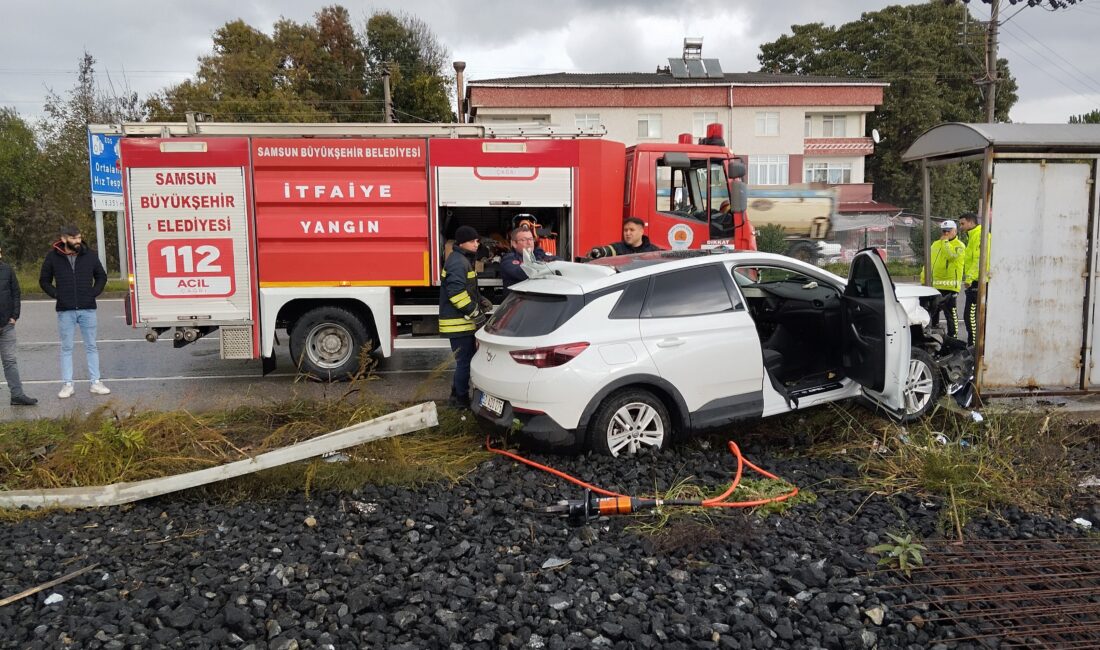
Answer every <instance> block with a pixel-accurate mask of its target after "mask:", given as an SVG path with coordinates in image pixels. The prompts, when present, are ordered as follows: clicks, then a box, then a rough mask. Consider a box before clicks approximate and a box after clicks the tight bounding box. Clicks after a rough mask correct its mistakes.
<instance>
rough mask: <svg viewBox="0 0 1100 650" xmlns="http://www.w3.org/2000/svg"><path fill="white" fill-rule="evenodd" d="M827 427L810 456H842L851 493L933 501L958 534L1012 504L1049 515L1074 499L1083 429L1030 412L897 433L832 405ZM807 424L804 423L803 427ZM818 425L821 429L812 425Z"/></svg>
mask: <svg viewBox="0 0 1100 650" xmlns="http://www.w3.org/2000/svg"><path fill="white" fill-rule="evenodd" d="M830 415H831V417H832V419H833V427H832V428H831V429H828V430H826V431H820V430H819V431H814V432H812V433H811V437H812V438H813V439H814V445H813V447H812V448H811V453H814V454H817V455H830V456H843V457H845V458H847V459H849V460H851V461H852V462H854V463H856V464H857V465H858V467H859V469H860V473H861V477H860V478H859V479H857V480H855V481H853V482H852V487H853V488H854V489H860V490H863V491H867V492H873V493H878V494H883V495H887V496H889V495H894V494H898V493H909V494H913V495H918V496H920V497H922V498H935V499H939V500H940V501H941V502H942V503H943V504H944V506H945V507H944V508H942V509H941V522H940V523H941V526H942V528H943V529H944V531H948V530H951V531H953V532H955V533H957V534H958V535H959V536H960V537H961V535H962V528H963V526H965V525H966V523H967V521H969V520H970V519H971V518H972V517H974V516H975V515H978V514H983V513H990V514H992V513H995V512H996V510H997V509H999V508H1002V507H1006V506H1010V505H1014V506H1018V507H1020V508H1022V509H1024V510H1028V511H1045V512H1050V511H1055V510H1058V509H1060V508H1061V507H1063V506H1064V505H1065V504H1066V503H1067V502H1068V501H1069V497H1070V496H1071V495H1072V493H1073V489H1074V477H1073V475H1072V473H1071V471H1070V467H1071V465H1072V463H1071V457H1072V456H1073V453H1072V452H1073V449H1074V448H1075V447H1076V446H1077V445H1080V444H1081V443H1082V441H1083V437H1082V435H1081V432H1082V426H1081V425H1075V424H1072V423H1070V422H1069V421H1068V420H1064V419H1060V418H1056V417H1053V416H1045V415H1039V414H1032V413H1020V412H1003V413H988V414H987V415H986V419H985V421H984V422H982V423H975V422H974V421H973V420H971V419H970V418H969V417H968V416H967V415H965V414H960V413H955V412H951V411H949V410H946V409H940V410H938V411H936V412H935V413H934V414H933V415H932V416H931V417H929V418H927V419H925V420H924V421H922V422H919V423H916V424H912V425H909V426H908V427H902V426H899V425H897V424H895V423H892V422H889V421H887V420H883V419H880V418H876V417H869V416H868V415H867V414H866V413H860V414H859V415H860V417H855V415H856V414H855V413H854V412H851V411H849V410H848V409H846V408H845V407H836V408H834V409H832V410H831V413H830ZM807 424H809V423H807ZM818 424H820V423H818Z"/></svg>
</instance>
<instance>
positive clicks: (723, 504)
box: [485, 436, 798, 508]
mask: <svg viewBox="0 0 1100 650" xmlns="http://www.w3.org/2000/svg"><path fill="white" fill-rule="evenodd" d="M728 444H729V450H730V453H731V454H733V457H734V458H736V459H737V472H736V473H735V474H734V476H733V480H732V481H731V482H730V485H729V487H728V488H727V489H726V491H725V492H723V493H722V494H720V495H718V496H716V497H713V498H711V499H704V500H702V501H695V502H692V503H690V504H686V503H677V504H672V505H695V506H702V507H704V508H751V507H755V506H762V505H765V504H768V503H779V502H780V501H786V500H787V499H790V498H791V497H793V496H795V495H796V494H798V488H797V487H793V486H792V488H791V491H790V492H787V493H786V494H781V495H779V496H774V497H769V498H767V499H756V500H754V501H726V499H728V498H729V497H730V495H731V494H733V492H734V490H736V489H737V486H738V485H740V483H741V473H742V469H743V466H744V465H748V466H749V469H751V470H753V471H755V472H756V473H757V474H760V475H762V476H765V477H767V478H770V479H774V480H777V481H780V480H782V479H780V478H779V477H778V476H776V475H775V474H772V473H771V472H769V471H767V470H764V469H761V468H759V467H757V466H756V465H754V464H752V463H751V462H749V461H748V460H746V459H745V457H744V456H742V455H741V448H740V447H738V446H737V443H735V442H734V441H732V440H730V441H729V443H728ZM485 449H486V450H488V451H490V452H492V453H494V454H500V455H501V456H506V457H508V458H511V459H512V460H514V461H516V462H519V463H523V464H524V465H528V466H530V467H534V468H535V469H540V470H542V471H544V472H547V473H548V474H552V475H554V476H557V477H558V478H560V479H564V480H566V481H569V482H570V483H572V484H574V485H577V486H580V487H582V488H584V489H586V490H591V491H593V492H595V493H596V494H602V495H603V496H605V497H619V498H631V497H629V496H628V495H625V494H619V493H618V492H612V491H610V490H605V489H603V488H601V487H597V486H595V485H592V484H591V483H585V482H584V481H582V480H580V479H579V478H576V477H574V476H571V475H569V474H566V473H565V472H563V471H561V470H558V469H554V468H553V467H549V466H547V465H542V464H541V463H536V462H535V461H533V460H530V459H527V458H524V457H523V456H520V455H519V454H516V453H513V452H510V451H507V450H505V449H499V448H497V447H494V446H493V445H492V444H491V443H490V442H489V436H486V437H485Z"/></svg>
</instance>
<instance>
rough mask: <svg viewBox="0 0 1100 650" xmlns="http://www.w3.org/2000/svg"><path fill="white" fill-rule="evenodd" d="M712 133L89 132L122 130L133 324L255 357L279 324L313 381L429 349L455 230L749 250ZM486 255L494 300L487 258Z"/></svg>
mask: <svg viewBox="0 0 1100 650" xmlns="http://www.w3.org/2000/svg"><path fill="white" fill-rule="evenodd" d="M720 129H721V127H720V125H711V128H710V130H709V131H708V137H707V138H706V139H703V140H700V142H698V143H693V142H692V138H691V137H690V136H681V138H680V141H679V142H677V143H666V144H650V143H647V144H640V145H636V146H633V147H626V146H624V145H623V144H621V143H617V142H612V141H609V140H605V139H602V138H600V137H594V136H598V135H601V134H599V133H596V132H594V131H576V132H569V133H561V132H555V131H554V130H553V129H548V128H527V127H518V128H517V127H510V128H508V127H506V128H505V129H501V128H499V127H494V126H490V125H481V124H424V125H410V124H230V123H202V122H198V123H195V122H188V123H179V124H176V123H138V124H122V125H110V126H108V125H100V126H93V127H91V130H92V132H98V133H110V134H116V135H121V136H123V139H122V144H121V164H122V171H123V188H124V197H125V204H126V237H127V247H128V251H129V256H128V257H129V265H130V268H129V277H130V295H129V300H128V301H127V303H126V308H127V310H126V311H127V322H128V323H129V324H130V325H132V326H133V327H135V328H143V329H144V330H145V332H146V338H147V339H148V340H150V341H155V340H157V338H158V337H159V336H160V335H162V334H165V333H166V332H169V331H172V332H173V335H174V339H175V342H176V345H177V346H183V345H186V344H188V343H190V342H193V341H195V340H197V339H198V338H200V337H202V336H205V335H207V334H211V333H212V332H214V331H220V337H221V356H222V358H232V359H256V358H260V359H263V360H264V368H265V370H270V369H272V368H274V347H275V345H276V340H277V335H278V332H279V330H285V332H286V334H287V336H288V337H289V343H290V352H291V356H292V358H293V359H294V362H295V363H296V364H297V365H298V367H299V368H301V369H302V371H303V372H305V373H308V374H309V375H310V376H312V377H314V378H318V379H324V380H329V379H339V378H344V377H347V376H349V375H352V374H354V373H355V371H356V370H357V368H359V364H360V355H361V353H362V350H363V349H364V346H369V348H370V349H373V350H374V351H376V352H377V353H380V354H381V355H383V356H389V355H390V354H391V353H392V351H393V350H394V348H395V347H396V348H400V347H422V346H424V340H423V339H422V338H421V339H417V338H416V337H415V335H421V334H422V335H428V336H430V335H431V334H433V333H435V317H436V305H437V296H438V293H437V289H436V287H438V285H439V274H440V267H441V265H442V262H443V256H444V254H445V251H446V250H447V249H448V248H449V243H450V242H449V241H448V239H449V238H450V237H451V236H452V235H453V234H454V231H455V229H457V228H458V227H459V226H460V225H471V226H474V227H475V228H477V230H478V232H479V233H481V234H482V235H487V236H491V237H492V238H493V239H494V240H496V241H497V242H498V244H497V245H498V246H500V247H501V248H500V249H499V250H498V251H497V252H500V251H501V250H503V249H504V248H506V247H507V244H506V242H507V233H508V230H509V228H510V227H511V225H512V223H513V219H514V217H516V215H518V214H527V215H532V217H533V218H534V220H536V221H537V222H538V224H540V228H541V231H540V232H541V233H542V236H543V237H544V238H545V240H546V241H545V242H544V243H545V244H546V246H547V247H548V248H553V249H555V252H556V254H557V255H558V256H559V257H561V258H563V259H575V258H578V257H581V256H584V255H585V254H586V253H587V252H588V251H589V250H591V249H592V248H593V247H594V246H597V245H601V244H607V243H610V242H613V241H617V240H618V239H620V237H621V224H622V219H623V218H624V217H626V216H638V217H641V218H642V219H644V220H645V221H646V222H647V224H648V227H647V233H648V235H649V237H650V239H651V240H652V241H653V242H654V243H655V244H657V245H658V246H661V247H663V248H673V249H675V248H698V247H700V246H701V245H705V244H707V243H708V242H709V243H711V244H713V243H729V244H733V245H735V246H736V247H739V248H755V241H754V240H753V235H752V228H751V226H750V225H748V223H747V221H745V220H744V212H743V210H744V189H743V185H742V183H741V181H740V180H739V179H740V178H741V177H743V176H744V165H743V163H742V162H741V161H740V160H739V159H737V158H736V157H734V156H733V155H732V154H731V153H730V152H729V150H728V149H727V148H726V147H725V144H724V142H722V139H721V130H720ZM726 199H731V200H732V205H733V207H734V208H735V211H734V213H732V214H726V213H723V212H722V211H721V204H722V202H723V201H724V200H726ZM492 252H493V251H490V254H492ZM479 269H480V280H479V281H480V282H481V283H483V284H484V285H486V287H487V288H488V294H489V295H490V296H492V295H493V294H492V292H493V289H492V287H494V286H499V285H500V280H499V276H498V275H497V274H496V269H495V268H494V265H493V263H492V262H488V263H487V264H485V265H484V267H482V266H481V265H479Z"/></svg>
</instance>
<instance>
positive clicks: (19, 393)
mask: <svg viewBox="0 0 1100 650" xmlns="http://www.w3.org/2000/svg"><path fill="white" fill-rule="evenodd" d="M0 253H2V251H0ZM20 298H21V296H20V291H19V279H18V278H16V277H15V269H13V268H12V267H11V265H9V264H8V263H7V262H4V261H0V323H2V325H0V360H2V361H3V364H4V379H6V380H7V381H8V390H10V391H11V404H12V406H34V405H35V404H37V403H38V400H36V399H35V398H33V397H29V396H28V395H27V394H26V393H24V392H23V382H22V381H20V379H19V365H18V364H17V363H16V361H15V321H17V320H19V307H20V302H21V300H20Z"/></svg>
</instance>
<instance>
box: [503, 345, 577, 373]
mask: <svg viewBox="0 0 1100 650" xmlns="http://www.w3.org/2000/svg"><path fill="white" fill-rule="evenodd" d="M586 348H588V343H566V344H564V345H554V346H551V347H548V348H532V349H530V350H513V351H512V352H511V353H510V354H511V355H512V358H513V359H515V360H516V363H522V364H524V365H528V366H534V367H536V368H556V367H558V366H560V365H562V364H564V363H566V362H568V361H569V360H570V359H572V358H573V357H575V356H577V355H578V354H580V353H581V352H584V351H585V349H586Z"/></svg>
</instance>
